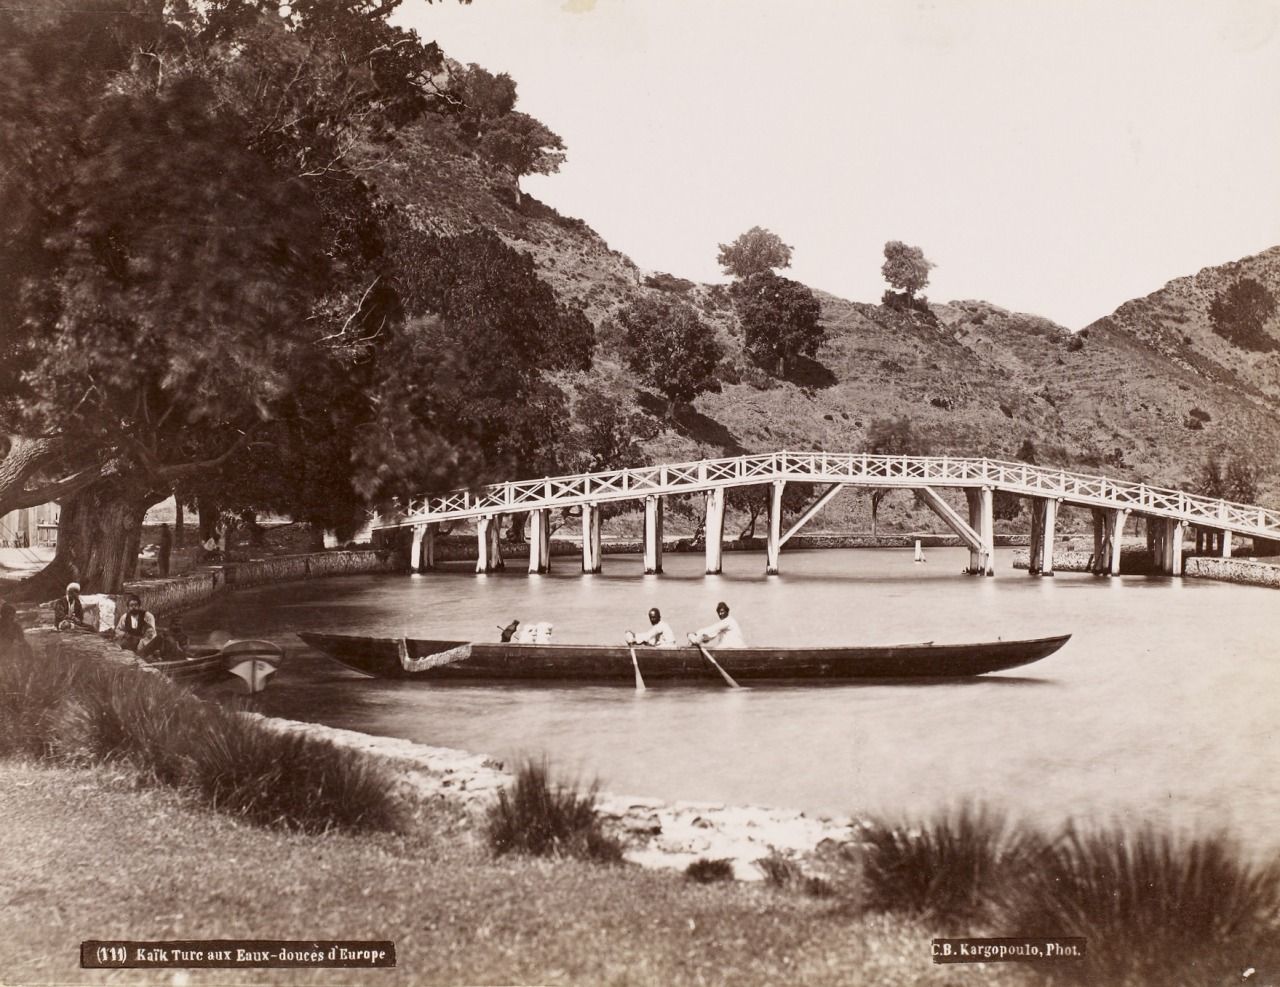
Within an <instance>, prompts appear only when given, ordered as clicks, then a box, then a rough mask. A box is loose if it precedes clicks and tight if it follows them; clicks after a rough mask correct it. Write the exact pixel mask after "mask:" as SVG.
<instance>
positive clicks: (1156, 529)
mask: <svg viewBox="0 0 1280 987" xmlns="http://www.w3.org/2000/svg"><path fill="white" fill-rule="evenodd" d="M1146 524H1147V551H1148V552H1150V553H1151V564H1152V566H1153V567H1154V569H1155V571H1156V572H1168V571H1169V560H1168V559H1167V558H1165V554H1166V552H1167V551H1168V545H1169V539H1168V537H1167V534H1168V527H1169V522H1168V521H1167V520H1165V519H1164V518H1154V517H1149V518H1147V519H1146Z"/></svg>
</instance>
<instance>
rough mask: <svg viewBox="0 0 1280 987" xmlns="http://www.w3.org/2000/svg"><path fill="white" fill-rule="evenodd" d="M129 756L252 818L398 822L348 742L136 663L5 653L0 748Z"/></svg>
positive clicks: (337, 824) (161, 780)
mask: <svg viewBox="0 0 1280 987" xmlns="http://www.w3.org/2000/svg"><path fill="white" fill-rule="evenodd" d="M6 755H7V756H15V755H17V756H27V757H36V758H49V759H54V760H58V761H63V762H68V763H77V764H89V763H96V762H124V763H128V764H129V765H131V766H132V767H133V768H134V769H135V770H137V771H138V772H139V773H140V775H141V776H142V777H143V778H145V779H147V780H148V781H150V782H152V783H154V784H157V785H163V786H168V787H173V788H178V789H181V790H183V791H186V792H189V793H191V794H194V795H195V796H196V797H197V798H199V799H201V800H202V801H203V802H204V803H205V804H206V805H209V806H210V807H212V808H215V809H218V810H219V811H222V812H227V813H231V814H233V815H236V816H240V817H242V818H244V819H247V820H249V821H252V822H255V823H261V824H265V825H274V826H283V827H286V828H290V829H298V830H306V831H323V830H328V829H334V828H342V829H351V830H395V829H398V828H400V825H401V823H402V821H403V806H402V805H401V803H400V801H399V799H398V797H397V796H396V794H395V791H394V785H393V784H392V781H391V779H390V778H388V777H387V776H386V775H385V774H384V773H383V772H382V771H381V770H379V769H378V768H377V767H375V766H374V765H373V764H372V763H371V762H369V761H368V760H367V759H366V758H365V757H363V756H362V755H360V754H358V753H357V752H355V751H350V750H345V749H342V748H339V747H336V746H334V745H331V744H329V743H326V742H324V741H321V740H316V739H314V738H312V737H307V736H305V735H301V734H284V733H277V732H275V731H272V730H270V729H268V728H266V727H264V726H262V725H261V724H258V723H255V722H252V721H249V720H246V719H243V718H241V717H239V716H236V715H235V714H234V713H233V712H231V711H229V710H226V709H223V708H222V707H220V706H217V705H214V704H213V703H206V702H202V701H200V700H199V699H197V698H196V697H195V696H193V695H192V694H191V693H189V692H187V691H186V690H184V689H181V688H179V687H178V686H176V685H174V684H173V683H172V682H170V681H169V680H168V679H166V678H164V677H162V676H160V675H158V674H155V673H147V672H144V671H139V670H138V669H135V668H130V667H124V666H115V665H109V664H106V663H99V662H96V661H93V660H83V659H75V658H69V657H66V656H62V655H58V654H46V655H36V656H34V657H26V656H11V657H9V658H6V660H5V661H4V662H0V756H6Z"/></svg>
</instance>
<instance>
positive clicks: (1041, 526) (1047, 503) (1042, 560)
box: [1027, 497, 1058, 576]
mask: <svg viewBox="0 0 1280 987" xmlns="http://www.w3.org/2000/svg"><path fill="white" fill-rule="evenodd" d="M1057 523H1058V501H1057V500H1056V499H1055V498H1053V497H1035V498H1033V499H1032V501H1031V548H1030V552H1029V558H1028V559H1027V572H1028V573H1029V574H1030V575H1032V576H1052V575H1053V539H1054V528H1055V527H1056V525H1057Z"/></svg>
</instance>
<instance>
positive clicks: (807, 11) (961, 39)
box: [397, 0, 1280, 329]
mask: <svg viewBox="0 0 1280 987" xmlns="http://www.w3.org/2000/svg"><path fill="white" fill-rule="evenodd" d="M397 18H398V20H399V21H400V22H401V23H404V24H407V25H410V26H412V27H414V28H416V29H417V30H418V32H419V34H421V35H422V37H423V38H424V39H426V40H429V39H435V40H436V41H438V42H439V43H440V45H441V47H443V48H444V50H445V53H446V54H447V55H448V56H450V57H452V58H456V59H458V60H459V61H463V62H478V63H480V64H481V65H483V66H484V67H485V68H487V69H489V70H490V71H492V72H503V71H505V72H508V73H509V74H510V75H511V76H512V77H513V78H514V79H515V80H516V82H517V83H518V86H519V96H520V101H519V106H518V108H519V109H522V110H524V111H525V112H527V113H530V114H532V115H533V116H535V117H537V118H538V119H539V120H541V121H542V122H543V123H545V124H546V125H547V126H549V127H550V128H551V129H552V130H554V131H555V132H556V133H558V134H560V135H561V137H563V138H564V140H565V143H566V144H567V145H568V149H569V158H568V161H567V162H566V164H565V166H564V167H563V168H562V169H561V171H560V173H559V174H557V175H553V176H550V177H542V176H530V177H528V178H526V179H524V182H523V186H524V189H525V191H527V192H530V193H532V194H533V195H535V196H537V197H538V198H540V199H542V200H543V201H545V202H547V203H549V204H551V205H553V206H555V208H557V209H558V210H560V211H561V212H563V213H565V214H567V215H570V216H577V217H579V218H581V219H583V220H585V221H586V222H587V223H588V224H589V225H590V226H591V227H592V228H593V229H595V230H596V231H597V232H598V233H600V235H601V236H603V237H604V238H605V239H606V240H607V241H608V243H609V245H610V246H611V247H613V248H615V249H617V250H621V251H623V252H624V253H626V254H628V255H629V256H630V257H631V258H632V259H633V260H635V262H636V263H637V264H639V265H640V266H641V267H642V268H644V269H646V270H661V271H669V272H671V273H673V274H677V275H680V276H682V277H687V278H693V279H695V280H699V281H723V280H725V278H724V277H723V276H722V275H721V273H720V270H719V267H718V265H717V264H716V262H715V257H716V252H717V244H719V243H722V242H728V241H730V240H732V239H733V238H734V237H736V236H737V235H738V234H739V233H741V232H743V231H744V230H746V229H748V228H750V227H751V226H755V225H761V226H765V227H767V228H769V229H771V230H773V231H774V232H776V233H778V234H779V235H780V236H781V237H782V238H783V240H784V241H785V242H786V243H788V244H790V245H791V246H793V247H794V248H795V253H794V258H793V264H792V268H791V269H790V270H789V271H784V272H783V273H785V274H787V275H788V276H790V277H793V278H796V279H797V280H800V281H803V282H805V283H806V284H809V285H811V286H813V287H817V288H823V289H826V290H828V291H831V292H834V293H835V294H838V295H842V296H844V297H847V298H851V299H854V300H857V301H878V300H879V298H880V294H881V292H882V291H883V290H884V287H885V285H884V283H883V280H882V279H881V276H880V264H881V262H882V261H883V255H882V250H883V247H884V243H885V241H886V240H905V241H906V242H907V243H910V244H914V245H917V246H920V247H922V248H923V249H924V252H925V256H926V257H928V258H929V259H930V260H932V261H934V262H935V263H936V264H937V268H936V269H935V270H934V272H933V278H932V282H931V284H930V286H929V288H928V289H927V290H926V293H927V294H928V295H929V297H930V298H931V299H932V300H934V301H947V300H952V299H962V298H982V299H985V300H987V301H990V302H994V303H996V304H998V305H1002V306H1004V307H1007V308H1012V309H1016V310H1020V311H1024V312H1033V313H1036V314H1039V315H1043V316H1046V317H1048V318H1051V319H1054V320H1055V321H1057V322H1060V323H1062V324H1063V325H1066V326H1067V327H1068V328H1071V329H1078V328H1080V327H1082V326H1084V325H1087V324H1088V323H1089V322H1091V321H1092V320H1094V319H1096V318H1100V317H1101V316H1103V315H1107V314H1109V313H1110V312H1111V311H1112V310H1114V309H1115V308H1116V306H1118V305H1119V304H1120V303H1122V302H1124V301H1126V300H1128V299H1129V298H1133V297H1138V296H1141V295H1145V294H1147V293H1149V292H1151V291H1154V290H1156V289H1157V288H1159V287H1160V286H1161V285H1163V284H1164V283H1165V282H1166V281H1168V280H1170V279H1172V278H1175V277H1181V276H1183V275H1187V274H1194V273H1195V272H1196V271H1198V270H1199V269H1200V268H1201V267H1204V266H1206V265H1211V264H1220V263H1224V262H1226V261H1230V260H1235V259H1238V258H1240V257H1243V256H1246V255H1248V254H1252V253H1257V252H1258V251H1260V250H1263V249H1265V248H1267V247H1270V246H1274V245H1277V244H1280V0H1164V2H1133V0H951V2H946V0H915V2H912V0H883V2H863V0H474V3H473V4H471V5H470V6H460V5H457V4H454V3H452V2H451V0H438V2H437V3H435V4H434V5H429V4H427V3H426V2H425V0H405V3H404V6H403V7H402V8H401V9H400V12H399V13H398V14H397Z"/></svg>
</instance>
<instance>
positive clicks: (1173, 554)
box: [1169, 521, 1187, 576]
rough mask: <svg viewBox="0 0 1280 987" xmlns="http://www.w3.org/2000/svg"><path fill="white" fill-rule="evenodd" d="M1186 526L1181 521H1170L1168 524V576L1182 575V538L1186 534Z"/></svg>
mask: <svg viewBox="0 0 1280 987" xmlns="http://www.w3.org/2000/svg"><path fill="white" fill-rule="evenodd" d="M1186 530H1187V526H1186V523H1185V522H1183V521H1171V522H1170V523H1169V540H1170V542H1171V544H1170V546H1169V560H1170V565H1169V574H1170V575H1171V576H1181V575H1182V537H1183V534H1184V533H1185V532H1186Z"/></svg>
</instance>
